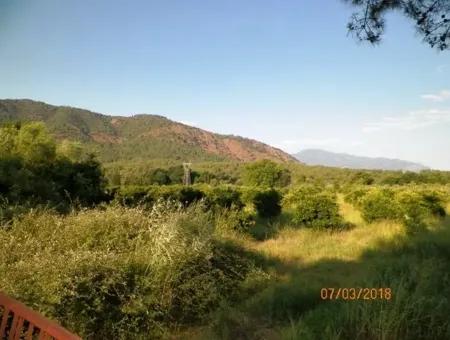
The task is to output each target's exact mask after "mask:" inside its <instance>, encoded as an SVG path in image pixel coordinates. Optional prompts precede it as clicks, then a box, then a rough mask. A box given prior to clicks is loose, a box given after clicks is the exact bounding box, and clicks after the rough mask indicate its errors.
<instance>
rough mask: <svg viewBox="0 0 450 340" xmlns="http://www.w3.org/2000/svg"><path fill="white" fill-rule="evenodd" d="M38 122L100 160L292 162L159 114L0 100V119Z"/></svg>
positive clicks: (285, 156) (240, 140)
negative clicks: (116, 112)
mask: <svg viewBox="0 0 450 340" xmlns="http://www.w3.org/2000/svg"><path fill="white" fill-rule="evenodd" d="M6 121H43V122H44V123H45V124H46V126H47V127H48V129H49V130H50V132H51V133H53V134H54V135H55V137H56V138H57V139H58V140H63V139H68V140H73V141H80V142H82V143H83V144H85V145H86V146H87V147H88V148H90V149H91V150H93V151H95V152H96V153H97V154H98V156H99V158H100V160H102V161H104V162H109V161H117V160H136V159H140V160H142V159H175V160H180V161H181V160H183V161H200V160H237V161H253V160H258V159H271V160H274V161H280V162H288V161H296V160H295V158H294V157H292V156H291V155H289V154H287V153H285V152H283V151H282V150H279V149H276V148H274V147H271V146H269V145H267V144H264V143H261V142H258V141H255V140H252V139H248V138H243V137H239V136H233V135H221V134H216V133H212V132H208V131H205V130H202V129H199V128H195V127H192V126H188V125H185V124H181V123H178V122H174V121H172V120H170V119H167V118H165V117H162V116H157V115H147V114H139V115H134V116H131V117H121V116H108V115H104V114H100V113H95V112H91V111H88V110H83V109H78V108H73V107H67V106H53V105H49V104H46V103H42V102H37V101H32V100H28V99H17V100H13V99H5V100H0V122H6Z"/></svg>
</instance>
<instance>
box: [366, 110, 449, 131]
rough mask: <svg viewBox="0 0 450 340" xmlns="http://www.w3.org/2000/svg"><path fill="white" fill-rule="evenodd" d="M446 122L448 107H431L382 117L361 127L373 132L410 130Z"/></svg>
mask: <svg viewBox="0 0 450 340" xmlns="http://www.w3.org/2000/svg"><path fill="white" fill-rule="evenodd" d="M446 123H450V109H448V110H435V109H431V110H422V111H414V112H410V113H408V114H406V115H403V116H397V117H384V118H382V119H381V121H379V122H374V123H366V124H365V125H364V127H363V131H364V132H375V131H381V130H387V129H398V130H407V131H408V130H409V131H410V130H417V129H422V128H426V127H429V126H433V125H436V124H446Z"/></svg>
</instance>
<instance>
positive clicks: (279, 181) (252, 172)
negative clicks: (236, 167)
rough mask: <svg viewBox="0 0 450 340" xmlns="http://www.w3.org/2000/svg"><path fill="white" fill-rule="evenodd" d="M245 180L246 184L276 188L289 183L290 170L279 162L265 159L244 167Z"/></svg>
mask: <svg viewBox="0 0 450 340" xmlns="http://www.w3.org/2000/svg"><path fill="white" fill-rule="evenodd" d="M243 181H244V183H245V184H246V185H251V186H258V187H266V188H274V187H284V186H287V185H289V183H290V181H291V176H290V172H289V170H287V169H284V168H283V167H281V166H280V165H279V164H277V163H275V162H273V161H270V160H267V159H264V160H261V161H257V162H254V163H250V164H248V165H247V166H246V167H245V168H244V172H243Z"/></svg>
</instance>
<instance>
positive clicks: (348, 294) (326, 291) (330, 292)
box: [320, 287, 392, 300]
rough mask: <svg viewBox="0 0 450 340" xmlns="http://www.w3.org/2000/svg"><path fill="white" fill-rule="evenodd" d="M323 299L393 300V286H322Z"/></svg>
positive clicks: (321, 294)
mask: <svg viewBox="0 0 450 340" xmlns="http://www.w3.org/2000/svg"><path fill="white" fill-rule="evenodd" d="M320 298H321V299H322V300H339V299H340V300H391V299H392V289H391V288H385V287H383V288H363V287H357V288H353V287H352V288H322V289H321V290H320Z"/></svg>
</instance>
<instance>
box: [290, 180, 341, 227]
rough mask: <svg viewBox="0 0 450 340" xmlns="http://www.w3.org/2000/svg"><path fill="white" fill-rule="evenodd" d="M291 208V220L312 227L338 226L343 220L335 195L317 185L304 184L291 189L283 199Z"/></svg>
mask: <svg viewBox="0 0 450 340" xmlns="http://www.w3.org/2000/svg"><path fill="white" fill-rule="evenodd" d="M285 204H286V205H287V206H288V207H289V208H290V209H291V210H292V214H293V218H292V221H293V222H294V223H296V224H300V225H305V226H308V227H314V228H339V227H342V226H343V220H342V218H341V216H340V215H339V206H338V204H337V202H336V195H334V194H332V193H329V192H324V191H321V190H320V189H319V188H317V187H311V186H304V187H298V188H295V189H293V190H292V191H291V192H290V193H289V194H288V195H287V196H286V199H285Z"/></svg>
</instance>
